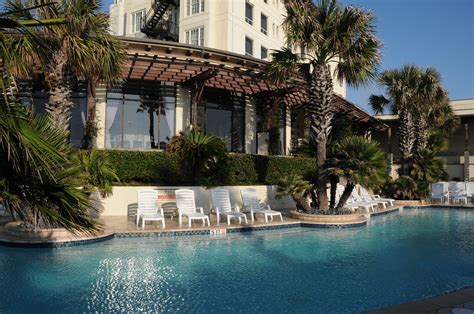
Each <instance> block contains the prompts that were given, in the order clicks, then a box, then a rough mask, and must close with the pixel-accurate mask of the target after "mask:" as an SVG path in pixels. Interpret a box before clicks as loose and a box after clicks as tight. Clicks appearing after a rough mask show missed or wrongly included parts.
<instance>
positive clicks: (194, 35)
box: [186, 26, 204, 46]
mask: <svg viewBox="0 0 474 314" xmlns="http://www.w3.org/2000/svg"><path fill="white" fill-rule="evenodd" d="M186 43H187V44H190V45H194V46H204V26H201V27H198V28H194V29H191V30H189V31H187V32H186Z"/></svg>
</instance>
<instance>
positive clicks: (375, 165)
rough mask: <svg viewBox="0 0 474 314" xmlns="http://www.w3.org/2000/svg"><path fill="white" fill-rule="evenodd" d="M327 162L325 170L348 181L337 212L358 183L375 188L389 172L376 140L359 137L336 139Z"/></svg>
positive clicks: (383, 180)
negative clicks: (332, 151) (331, 154)
mask: <svg viewBox="0 0 474 314" xmlns="http://www.w3.org/2000/svg"><path fill="white" fill-rule="evenodd" d="M328 164H329V167H328V172H330V173H333V174H335V175H337V176H339V177H343V178H344V179H346V182H347V183H346V187H345V189H344V192H343V193H342V195H341V198H340V199H339V203H338V204H337V206H336V211H341V210H342V208H343V207H344V205H345V204H346V202H347V200H348V199H349V196H350V195H351V194H352V191H353V190H354V188H355V186H356V185H357V184H361V185H363V186H365V187H368V188H375V187H378V186H380V185H381V184H383V183H384V182H385V180H386V178H387V175H388V174H387V163H386V160H385V154H384V153H383V151H382V150H381V149H380V147H379V145H378V144H377V143H375V142H372V141H370V140H368V139H366V138H365V137H362V136H349V137H346V138H344V139H342V140H340V141H338V142H337V143H336V145H335V149H334V154H333V156H332V158H331V159H330V160H328Z"/></svg>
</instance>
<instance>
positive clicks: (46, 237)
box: [3, 221, 91, 242]
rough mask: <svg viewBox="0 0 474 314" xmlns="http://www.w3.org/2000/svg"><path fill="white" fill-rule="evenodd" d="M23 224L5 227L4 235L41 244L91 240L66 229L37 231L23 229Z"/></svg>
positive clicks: (17, 222)
mask: <svg viewBox="0 0 474 314" xmlns="http://www.w3.org/2000/svg"><path fill="white" fill-rule="evenodd" d="M20 224H21V222H19V221H13V222H9V223H7V224H6V225H4V226H3V230H4V233H5V234H7V235H9V236H13V237H15V238H17V239H19V240H20V239H21V240H24V241H39V242H58V241H74V240H81V239H89V238H91V236H90V235H88V234H82V233H77V234H74V233H71V232H69V231H68V230H66V229H64V228H54V229H41V228H38V229H36V231H34V230H31V229H27V228H23V227H21V226H20Z"/></svg>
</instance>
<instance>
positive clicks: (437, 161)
mask: <svg viewBox="0 0 474 314" xmlns="http://www.w3.org/2000/svg"><path fill="white" fill-rule="evenodd" d="M445 173H446V170H445V166H444V163H443V160H441V158H439V157H437V154H436V152H435V151H433V150H430V149H428V148H422V149H419V150H417V151H416V152H415V153H414V155H413V161H412V164H411V171H410V174H411V176H412V178H414V179H415V180H418V181H423V182H426V183H433V182H437V181H439V180H440V179H441V178H442V177H443V176H445Z"/></svg>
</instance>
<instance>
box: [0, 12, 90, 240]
mask: <svg viewBox="0 0 474 314" xmlns="http://www.w3.org/2000/svg"><path fill="white" fill-rule="evenodd" d="M28 9H30V8H26V10H28ZM18 13H23V12H19V11H14V12H7V13H2V14H0V60H1V62H2V68H3V70H4V71H3V74H4V75H2V77H1V78H0V87H1V93H2V97H0V117H1V119H0V202H1V203H3V205H5V206H6V208H7V210H8V211H9V212H10V213H11V214H12V215H15V216H16V217H17V218H19V219H21V220H22V221H23V223H24V224H26V226H34V227H36V226H38V225H47V226H58V225H60V226H63V227H65V228H68V229H70V230H73V231H77V230H81V231H95V230H97V228H98V225H97V224H96V223H95V222H94V220H93V219H92V218H91V216H90V214H91V212H92V211H94V208H93V207H92V206H90V205H91V204H90V203H89V199H88V197H87V194H86V193H85V192H84V191H83V190H81V189H78V188H77V186H76V185H74V184H73V182H72V179H73V178H75V177H77V175H78V173H77V170H76V169H77V168H76V167H74V166H73V165H72V164H71V162H70V159H69V156H70V154H71V147H70V146H69V145H68V144H66V143H65V140H64V139H65V137H66V136H67V135H66V133H65V132H64V131H63V130H61V129H59V128H57V127H56V126H55V124H54V123H53V122H52V120H51V118H50V117H48V116H35V115H33V114H32V113H31V111H29V110H28V109H26V108H25V107H24V106H23V105H21V103H20V102H19V101H18V98H17V94H16V92H17V90H16V89H15V88H14V86H15V84H14V83H13V82H12V81H11V80H10V78H11V77H12V76H13V74H14V73H13V72H10V71H9V70H10V69H11V68H10V67H9V65H10V64H11V61H12V59H14V58H15V56H13V55H14V54H12V53H11V51H10V50H9V48H11V43H12V42H15V40H16V39H17V38H18V37H21V36H22V37H23V38H25V39H26V38H27V37H28V38H27V40H25V41H24V42H25V43H26V42H28V43H33V42H35V43H36V44H37V46H36V49H37V50H38V51H41V50H43V49H45V45H44V43H43V41H42V40H41V38H40V37H39V36H38V35H37V34H36V32H35V29H34V28H35V27H44V26H45V25H48V24H51V23H54V24H56V23H57V22H60V21H59V20H54V21H53V20H50V21H38V20H34V21H33V20H17V19H16V18H15V17H16V16H17V15H18ZM50 22H51V23H50ZM12 29H14V30H15V31H12ZM16 43H17V45H18V46H17V47H18V48H19V49H22V48H24V47H22V45H21V44H19V43H18V41H17V42H16ZM17 69H18V68H17ZM20 70H23V71H25V73H26V72H28V70H31V68H30V69H28V68H27V67H24V68H23V69H20ZM26 74H28V73H26Z"/></svg>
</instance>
